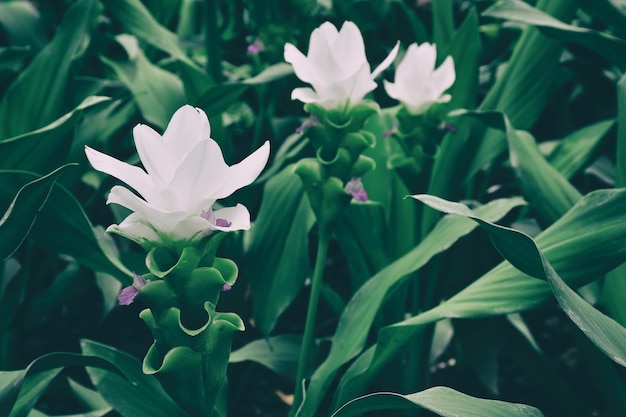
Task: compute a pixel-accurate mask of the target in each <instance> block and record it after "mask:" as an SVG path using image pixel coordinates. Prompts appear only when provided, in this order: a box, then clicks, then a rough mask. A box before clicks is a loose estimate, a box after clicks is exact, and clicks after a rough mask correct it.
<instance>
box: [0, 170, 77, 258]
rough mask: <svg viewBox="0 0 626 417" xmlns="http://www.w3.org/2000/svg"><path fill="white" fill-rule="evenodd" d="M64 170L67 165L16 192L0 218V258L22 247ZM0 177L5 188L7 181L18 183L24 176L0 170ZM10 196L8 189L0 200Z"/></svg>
mask: <svg viewBox="0 0 626 417" xmlns="http://www.w3.org/2000/svg"><path fill="white" fill-rule="evenodd" d="M67 167H68V165H64V166H62V167H60V168H58V169H56V170H54V171H52V172H51V173H49V174H47V175H45V176H43V177H41V178H36V179H34V180H32V181H29V182H27V183H26V184H24V185H23V186H22V187H21V188H20V189H19V190H18V191H17V193H16V194H15V197H13V200H12V201H11V202H10V203H9V205H8V208H7V209H6V210H5V211H4V213H3V215H2V217H1V218H0V258H2V259H3V260H4V259H6V258H8V257H9V256H11V254H12V253H13V252H14V251H15V250H17V248H18V247H19V246H20V245H21V244H22V242H23V241H24V239H25V238H26V236H27V235H28V232H29V231H30V228H31V227H32V225H33V223H34V222H35V219H36V218H37V214H38V213H39V211H40V210H41V207H42V206H43V205H44V204H45V203H46V200H47V199H48V195H49V194H50V191H51V190H52V187H53V186H54V183H55V181H56V180H57V178H58V177H59V175H60V174H61V171H63V170H64V169H65V168H67ZM0 177H3V181H2V182H0V184H2V185H3V186H5V185H8V182H9V181H18V182H19V183H21V181H23V180H24V177H25V176H24V175H23V173H20V172H15V171H0ZM10 188H13V187H10ZM10 194H11V191H10V190H6V189H4V190H2V197H5V196H7V195H10ZM2 200H4V198H3V199H2ZM3 203H4V201H3Z"/></svg>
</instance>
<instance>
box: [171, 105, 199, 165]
mask: <svg viewBox="0 0 626 417" xmlns="http://www.w3.org/2000/svg"><path fill="white" fill-rule="evenodd" d="M210 136H211V126H210V124H209V119H208V118H207V116H206V113H204V111H202V109H199V108H195V107H191V106H189V105H186V106H183V107H181V108H180V109H178V110H177V111H176V113H174V115H173V116H172V119H171V120H170V122H169V124H168V125H167V129H165V133H163V139H164V140H165V143H166V144H167V146H168V148H169V150H170V152H172V153H173V154H175V155H177V157H178V160H181V159H182V158H183V157H184V156H185V155H187V154H188V153H189V152H191V150H192V149H193V148H194V147H195V146H196V145H197V144H198V143H199V142H200V141H201V140H203V139H208V138H209V137H210Z"/></svg>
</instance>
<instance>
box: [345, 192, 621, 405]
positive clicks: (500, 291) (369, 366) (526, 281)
mask: <svg viewBox="0 0 626 417" xmlns="http://www.w3.org/2000/svg"><path fill="white" fill-rule="evenodd" d="M418 197H419V199H420V200H424V201H425V202H426V201H427V202H429V203H433V204H434V205H435V206H437V205H438V204H439V203H441V201H445V200H441V199H437V198H436V197H433V196H426V195H422V196H416V197H415V198H418ZM448 204H452V205H453V207H455V210H458V211H459V212H465V213H466V214H468V215H469V213H470V212H467V211H466V210H468V209H467V208H466V207H465V208H463V207H464V206H463V207H462V205H459V204H458V203H449V202H447V203H446V204H445V205H442V206H440V208H444V207H445V206H446V205H448ZM625 206H626V189H620V190H600V191H595V192H593V193H590V194H588V195H586V196H585V197H583V198H582V199H581V200H580V201H579V202H578V203H577V204H576V205H575V206H574V207H573V208H572V209H571V210H570V211H568V212H567V213H566V214H565V215H564V216H563V217H562V218H561V219H559V220H558V221H557V222H556V223H554V224H553V225H552V226H550V227H549V228H548V229H546V230H545V231H544V232H542V233H541V234H540V235H539V236H537V238H536V242H537V245H538V246H539V247H540V248H541V249H542V252H543V253H544V254H545V256H546V258H547V259H548V260H549V261H550V263H551V264H552V265H553V266H554V268H555V269H556V270H558V271H559V273H560V275H561V276H563V277H564V278H565V280H566V281H567V282H568V283H569V284H570V285H573V286H578V285H582V284H584V283H586V282H589V281H590V280H592V279H595V278H597V277H599V276H601V275H604V274H605V273H606V272H608V271H610V270H611V269H613V268H615V267H616V266H618V265H620V264H622V263H623V262H624V261H625V260H626V246H624V245H623V244H622V242H623V241H624V240H625V239H626V211H624V209H623V208H624V207H625ZM435 208H436V207H435ZM476 211H477V210H474V213H476ZM476 214H477V213H476ZM478 217H482V216H478ZM499 243H500V242H499ZM501 243H502V244H503V245H507V244H510V242H506V241H505V242H501ZM524 246H525V247H524V248H520V249H519V250H528V248H529V247H530V246H532V243H530V244H529V243H528V242H526V243H525V244H524ZM514 249H517V248H514ZM537 259H538V258H535V259H534V260H527V261H526V263H525V266H524V269H525V270H526V271H528V272H530V273H532V274H535V276H536V275H537V274H540V273H541V272H542V271H541V270H540V267H538V266H537V264H536V261H537ZM520 266H521V265H520ZM551 298H552V291H551V290H550V286H549V284H548V283H547V282H546V281H544V280H540V279H537V278H533V277H532V276H529V275H527V274H524V273H522V272H520V271H519V270H518V269H516V268H515V267H513V266H512V265H511V264H510V263H509V262H506V261H505V262H503V263H501V264H500V265H498V266H496V267H495V268H493V269H492V270H491V271H489V272H488V273H487V274H485V275H483V276H482V277H481V278H479V279H478V280H476V281H475V282H473V283H472V284H470V285H469V286H468V287H466V288H465V289H463V290H462V291H461V292H459V293H458V294H456V295H455V296H453V297H452V298H450V299H449V300H447V301H446V302H444V303H442V304H440V305H438V306H437V307H435V308H433V309H431V310H428V311H426V312H424V313H421V314H419V315H417V316H415V317H411V318H409V319H407V320H404V321H402V322H399V323H396V324H394V325H392V326H387V327H384V328H383V329H382V330H381V331H380V333H379V335H378V343H377V344H375V345H374V346H372V347H370V348H369V349H368V350H367V351H366V352H364V353H363V354H361V355H360V356H359V357H358V358H357V360H356V361H355V362H354V363H353V364H352V365H351V366H350V368H349V369H348V370H347V371H346V374H345V375H344V377H343V378H342V380H341V382H340V385H339V393H338V401H339V402H345V401H347V400H348V399H350V398H354V397H355V396H356V395H359V394H360V393H362V392H363V390H364V389H365V387H367V385H368V384H369V383H370V382H371V381H372V380H373V379H374V378H375V377H376V375H378V373H379V372H381V371H382V369H384V367H385V366H386V364H388V363H389V361H390V360H392V359H393V358H394V357H395V356H396V354H397V353H398V352H399V350H400V349H402V348H403V347H404V346H405V344H406V343H407V341H408V340H409V339H410V338H411V337H412V336H413V335H415V334H416V332H418V331H419V330H420V329H421V328H422V326H424V325H426V324H429V323H433V322H436V321H438V320H441V319H442V318H476V317H489V316H499V315H504V314H509V313H515V312H520V311H525V310H528V309H531V308H535V307H537V306H539V305H541V304H543V303H545V302H546V301H548V300H550V299H551Z"/></svg>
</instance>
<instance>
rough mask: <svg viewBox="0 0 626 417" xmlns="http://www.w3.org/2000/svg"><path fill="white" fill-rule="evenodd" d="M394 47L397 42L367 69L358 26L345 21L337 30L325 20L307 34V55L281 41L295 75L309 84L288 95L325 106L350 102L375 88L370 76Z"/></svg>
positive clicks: (386, 64)
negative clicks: (371, 67)
mask: <svg viewBox="0 0 626 417" xmlns="http://www.w3.org/2000/svg"><path fill="white" fill-rule="evenodd" d="M398 48H399V44H397V45H396V47H395V48H394V49H393V50H392V51H391V53H390V54H389V56H387V58H385V60H384V61H383V62H382V63H381V64H380V65H379V66H378V67H377V68H376V69H375V70H374V72H370V64H369V63H368V62H367V57H366V56H365V44H364V43H363V37H362V36H361V32H360V31H359V28H358V27H357V26H356V25H355V24H354V23H353V22H349V21H348V22H344V24H343V25H342V26H341V30H339V31H337V28H336V27H335V26H334V25H333V24H332V23H330V22H325V23H323V24H322V25H321V26H320V27H318V28H317V29H315V30H314V31H313V33H312V34H311V38H310V40H309V51H308V56H305V55H304V54H303V53H302V52H300V51H299V50H298V48H296V47H295V46H294V45H292V44H290V43H287V44H285V53H284V56H285V61H287V62H289V63H290V64H291V65H292V66H293V70H294V72H295V73H296V75H297V76H298V78H300V79H301V80H302V81H304V82H306V83H309V84H311V86H312V87H313V88H309V87H304V88H296V89H294V90H293V92H292V93H291V98H292V99H293V100H300V101H301V102H303V103H318V104H320V105H321V106H323V107H324V108H327V109H332V108H337V107H340V106H343V105H345V104H346V103H348V105H354V104H356V103H358V102H359V101H361V100H363V97H365V95H366V94H367V93H369V92H370V91H372V90H373V89H375V88H376V82H375V81H374V79H375V78H376V77H377V76H378V75H379V74H380V73H381V72H382V71H384V70H385V69H386V68H387V67H389V65H391V63H392V62H393V60H394V59H395V57H396V54H397V53H398Z"/></svg>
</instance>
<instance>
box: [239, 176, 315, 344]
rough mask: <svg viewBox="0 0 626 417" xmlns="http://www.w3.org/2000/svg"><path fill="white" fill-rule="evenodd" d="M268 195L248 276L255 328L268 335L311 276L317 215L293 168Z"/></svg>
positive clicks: (270, 185)
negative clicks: (311, 242) (311, 234)
mask: <svg viewBox="0 0 626 417" xmlns="http://www.w3.org/2000/svg"><path fill="white" fill-rule="evenodd" d="M263 195H264V198H263V203H262V204H261V208H260V210H259V215H258V218H257V221H256V223H255V227H254V228H252V230H251V232H250V233H249V234H248V235H247V236H246V237H247V238H248V239H249V241H248V242H249V249H248V251H247V255H246V256H247V261H246V263H245V272H244V273H245V274H247V275H249V276H250V284H251V290H252V296H253V298H254V319H255V323H256V326H257V328H258V329H259V331H260V332H261V333H262V334H264V335H266V336H267V335H269V333H270V332H271V331H272V329H273V328H274V325H275V324H276V321H277V320H278V318H279V316H280V315H281V314H282V313H283V312H284V311H285V310H286V309H287V307H289V305H291V303H292V302H293V300H294V299H295V298H296V296H297V295H298V293H299V292H300V290H301V289H302V285H303V284H304V281H305V279H306V278H307V277H308V276H309V275H310V273H311V271H310V269H311V267H310V264H309V250H308V248H309V245H308V233H309V230H310V229H311V227H313V224H314V223H315V217H314V215H313V213H312V211H311V209H310V207H309V204H308V200H307V198H306V196H305V194H304V191H303V188H302V182H301V181H300V178H299V177H298V176H297V175H296V174H295V173H294V172H293V168H292V166H288V167H286V168H285V169H284V170H283V171H282V172H281V173H279V174H278V175H276V176H275V177H273V178H271V179H270V180H269V181H267V183H266V185H265V187H264V193H263ZM268 242H272V244H268Z"/></svg>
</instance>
